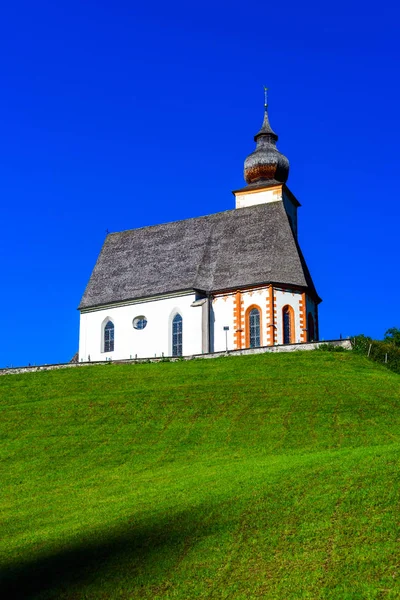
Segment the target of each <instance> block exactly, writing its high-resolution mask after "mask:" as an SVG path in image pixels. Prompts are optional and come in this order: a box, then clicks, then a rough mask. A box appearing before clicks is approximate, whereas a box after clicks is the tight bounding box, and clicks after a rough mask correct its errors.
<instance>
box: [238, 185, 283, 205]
mask: <svg viewBox="0 0 400 600" xmlns="http://www.w3.org/2000/svg"><path fill="white" fill-rule="evenodd" d="M234 194H235V204H236V208H245V207H246V206H253V205H254V204H268V203H269V202H279V201H281V200H282V186H276V187H271V188H267V189H260V190H254V191H247V190H246V191H245V192H234Z"/></svg>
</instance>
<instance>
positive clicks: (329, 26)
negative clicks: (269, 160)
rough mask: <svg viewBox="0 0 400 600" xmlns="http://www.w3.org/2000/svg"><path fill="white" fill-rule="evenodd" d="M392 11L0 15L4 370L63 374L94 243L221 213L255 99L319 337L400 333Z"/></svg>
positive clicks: (116, 5)
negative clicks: (30, 366)
mask: <svg viewBox="0 0 400 600" xmlns="http://www.w3.org/2000/svg"><path fill="white" fill-rule="evenodd" d="M399 17H400V14H399V8H398V4H397V3H395V2H394V1H393V2H390V3H385V2H381V3H379V4H378V5H377V4H376V3H370V4H368V3H365V2H362V3H361V2H360V3H352V2H342V1H339V2H335V3H332V6H331V7H327V6H326V3H323V2H320V1H319V2H313V3H304V2H302V3H300V2H290V1H289V2H284V3H282V2H275V3H273V2H272V3H271V2H265V1H262V2H260V1H257V0H255V1H253V2H251V3H247V2H240V3H236V2H209V1H208V0H207V1H203V2H200V3H190V2H172V3H164V2H163V3H158V2H148V3H146V2H144V3H142V2H140V3H139V2H132V1H131V2H128V1H116V2H105V1H100V0H98V1H96V2H94V1H93V0H87V1H86V2H77V1H76V0H68V2H66V1H65V0H59V1H58V2H54V1H51V2H50V1H48V2H45V1H43V0H38V1H37V2H27V1H25V2H24V1H19V0H16V1H15V2H12V3H11V2H9V3H4V4H3V6H2V18H1V35H0V49H1V56H2V60H1V64H0V72H1V94H0V118H1V132H0V133H1V136H0V153H1V155H0V190H1V206H2V210H1V221H2V235H1V238H0V252H1V272H2V277H1V282H2V293H1V314H2V344H1V346H0V367H1V366H6V365H10V364H13V365H17V364H27V363H29V362H30V363H43V362H46V363H50V362H59V361H68V360H69V359H70V358H71V357H72V355H73V354H74V353H75V352H76V350H77V348H78V323H79V314H78V312H77V310H76V307H77V306H78V304H79V301H80V298H81V296H82V294H83V291H84V288H85V286H86V283H87V281H88V278H89V276H90V273H91V270H92V268H93V266H94V263H95V261H96V258H97V255H98V252H99V250H100V248H101V245H102V243H103V240H104V237H105V231H106V229H108V230H109V231H120V230H123V229H131V228H134V227H139V226H144V225H150V224H154V223H160V222H165V221H171V220H176V219H185V218H187V217H193V216H198V215H204V214H209V213H214V212H217V211H222V210H227V209H230V208H233V196H232V194H231V191H232V190H234V189H237V188H239V187H241V186H242V185H243V184H244V182H243V178H242V169H243V161H244V159H245V157H246V156H247V154H249V153H250V152H251V151H252V150H253V148H254V142H253V135H254V134H255V133H256V131H257V130H258V128H259V127H260V124H261V121H262V111H263V92H262V86H263V84H264V83H265V84H266V85H268V86H269V88H270V96H269V106H270V120H271V124H272V127H273V128H274V129H275V131H276V132H277V133H278V134H279V142H278V147H279V149H280V150H281V151H282V152H283V153H284V154H285V155H286V156H287V157H288V158H289V160H290V163H291V168H290V175H289V180H288V185H289V187H290V189H291V190H292V191H293V193H294V194H295V195H296V196H297V198H298V199H299V201H300V202H301V203H302V208H301V209H300V214H299V227H300V243H301V246H302V249H303V252H304V254H305V257H306V259H307V261H308V264H309V267H310V270H311V273H312V276H313V278H314V281H315V284H316V287H317V290H318V292H319V294H320V296H321V297H322V298H323V303H322V304H321V306H320V322H321V336H322V337H323V338H325V339H329V338H337V337H338V336H339V335H340V334H343V335H344V336H345V335H353V334H356V333H359V332H364V333H366V334H369V335H372V336H374V337H378V338H379V337H382V336H383V333H384V331H385V330H386V329H387V328H388V327H392V326H400V316H399V314H400V311H399V308H400V307H399V298H400V277H399V237H400V236H399V218H400V208H399V184H400V181H399V154H400V153H399V139H400V120H399V105H400V102H399V89H400V84H399V58H400V50H399V41H398V40H399V24H398V23H399Z"/></svg>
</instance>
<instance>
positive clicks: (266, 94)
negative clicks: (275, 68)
mask: <svg viewBox="0 0 400 600" xmlns="http://www.w3.org/2000/svg"><path fill="white" fill-rule="evenodd" d="M267 106H268V88H267V87H265V85H264V108H267Z"/></svg>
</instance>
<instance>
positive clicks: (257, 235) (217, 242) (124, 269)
mask: <svg viewBox="0 0 400 600" xmlns="http://www.w3.org/2000/svg"><path fill="white" fill-rule="evenodd" d="M269 282H273V283H280V284H288V285H292V286H296V287H301V288H307V289H308V291H309V293H310V294H311V295H313V296H315V297H316V298H317V299H318V296H317V294H316V291H315V288H314V285H313V283H312V280H311V277H310V274H309V272H308V269H307V266H306V264H305V261H304V259H303V256H302V254H301V251H300V248H299V247H298V244H297V242H296V240H295V238H294V235H293V233H292V230H291V227H290V224H289V220H288V217H287V215H286V211H285V209H284V206H283V202H273V203H270V204H261V205H257V206H250V207H248V208H240V209H235V210H228V211H226V212H221V213H216V214H213V215H209V216H205V217H197V218H194V219H186V220H184V221H175V222H173V223H165V224H163V225H154V226H151V227H143V228H141V229H131V230H128V231H122V232H121V233H112V234H109V235H108V236H107V238H106V240H105V242H104V245H103V248H102V249H101V252H100V255H99V257H98V259H97V263H96V265H95V267H94V269H93V272H92V275H91V277H90V280H89V283H88V285H87V287H86V290H85V293H84V295H83V298H82V300H81V304H80V306H79V308H80V309H83V308H89V307H94V306H101V305H104V304H111V303H113V302H122V301H125V300H133V299H137V298H145V297H149V296H156V295H158V294H166V293H171V292H178V291H183V290H202V291H205V292H212V291H217V290H225V289H226V290H227V289H232V288H241V287H245V286H249V285H255V284H260V283H269Z"/></svg>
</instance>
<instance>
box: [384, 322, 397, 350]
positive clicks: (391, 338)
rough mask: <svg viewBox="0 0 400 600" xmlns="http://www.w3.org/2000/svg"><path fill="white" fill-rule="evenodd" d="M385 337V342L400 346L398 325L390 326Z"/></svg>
mask: <svg viewBox="0 0 400 600" xmlns="http://www.w3.org/2000/svg"><path fill="white" fill-rule="evenodd" d="M383 339H384V341H385V342H388V343H389V344H393V345H394V346H397V347H398V348H400V329H399V328H398V327H390V329H388V330H387V331H386V332H385V337H384V338H383Z"/></svg>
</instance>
